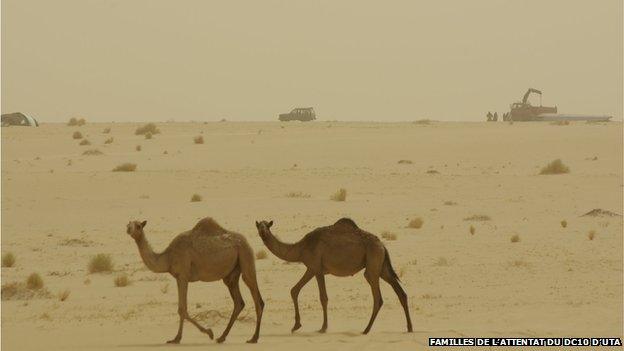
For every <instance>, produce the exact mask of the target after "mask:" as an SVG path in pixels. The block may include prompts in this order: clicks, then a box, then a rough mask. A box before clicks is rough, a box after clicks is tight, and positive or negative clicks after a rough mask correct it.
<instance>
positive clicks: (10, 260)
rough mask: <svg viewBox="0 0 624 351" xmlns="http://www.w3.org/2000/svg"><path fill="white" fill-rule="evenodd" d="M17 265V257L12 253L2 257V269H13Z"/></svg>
mask: <svg viewBox="0 0 624 351" xmlns="http://www.w3.org/2000/svg"><path fill="white" fill-rule="evenodd" d="M14 265H15V255H13V253H12V252H7V253H5V254H4V255H2V267H13V266H14Z"/></svg>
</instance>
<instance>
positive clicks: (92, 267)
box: [87, 254, 113, 273]
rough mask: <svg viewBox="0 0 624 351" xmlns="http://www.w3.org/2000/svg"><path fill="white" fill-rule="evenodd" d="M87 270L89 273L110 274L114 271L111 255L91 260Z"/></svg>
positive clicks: (101, 255) (98, 255)
mask: <svg viewBox="0 0 624 351" xmlns="http://www.w3.org/2000/svg"><path fill="white" fill-rule="evenodd" d="M87 269H88V271H89V273H101V272H110V271H112V270H113V260H112V259H111V257H110V255H106V254H97V255H95V256H93V257H92V258H91V260H90V261H89V265H88V266H87Z"/></svg>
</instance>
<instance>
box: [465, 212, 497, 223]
mask: <svg viewBox="0 0 624 351" xmlns="http://www.w3.org/2000/svg"><path fill="white" fill-rule="evenodd" d="M491 219H492V218H490V216H488V215H483V214H481V215H472V216H470V217H466V218H464V221H480V222H483V221H489V220H491Z"/></svg>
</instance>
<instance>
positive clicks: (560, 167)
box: [539, 159, 570, 174]
mask: <svg viewBox="0 0 624 351" xmlns="http://www.w3.org/2000/svg"><path fill="white" fill-rule="evenodd" d="M564 173H570V168H568V166H566V165H564V164H563V162H562V161H561V160H560V159H556V160H554V161H552V162H551V163H549V164H547V165H546V166H545V167H544V168H542V170H541V171H540V173H539V174H564Z"/></svg>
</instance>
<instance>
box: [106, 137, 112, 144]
mask: <svg viewBox="0 0 624 351" xmlns="http://www.w3.org/2000/svg"><path fill="white" fill-rule="evenodd" d="M113 140H114V139H113V138H112V137H110V138H108V139H106V140H104V144H112V143H113Z"/></svg>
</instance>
